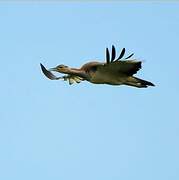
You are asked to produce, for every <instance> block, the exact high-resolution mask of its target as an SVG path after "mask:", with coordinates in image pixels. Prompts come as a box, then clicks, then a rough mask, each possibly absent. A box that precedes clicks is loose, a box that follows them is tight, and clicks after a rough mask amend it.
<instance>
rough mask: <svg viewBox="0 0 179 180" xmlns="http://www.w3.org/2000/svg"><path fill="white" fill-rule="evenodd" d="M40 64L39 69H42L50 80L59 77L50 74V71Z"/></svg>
mask: <svg viewBox="0 0 179 180" xmlns="http://www.w3.org/2000/svg"><path fill="white" fill-rule="evenodd" d="M40 66H41V69H42V72H43V73H44V75H45V76H46V77H47V78H49V79H51V80H58V79H61V78H60V77H56V76H55V75H54V74H52V73H51V72H50V71H48V70H47V69H46V68H45V67H44V66H43V64H41V63H40Z"/></svg>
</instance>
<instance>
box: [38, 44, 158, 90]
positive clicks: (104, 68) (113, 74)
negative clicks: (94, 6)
mask: <svg viewBox="0 0 179 180" xmlns="http://www.w3.org/2000/svg"><path fill="white" fill-rule="evenodd" d="M124 54H125V48H123V49H122V50H121V53H120V55H119V56H118V58H116V50H115V47H114V46H113V45H112V52H111V56H110V53H109V49H108V48H106V62H97V61H91V62H88V63H86V64H84V65H83V66H82V67H81V68H70V67H68V66H66V65H62V64H61V65H58V66H56V67H54V68H50V69H49V70H47V69H46V68H45V67H44V66H43V65H42V64H40V66H41V69H42V72H43V73H44V75H45V76H46V77H47V78H49V79H51V80H59V79H62V80H64V81H69V84H70V85H71V84H73V83H75V82H76V83H80V82H81V81H88V82H91V83H94V84H109V85H128V86H133V87H137V88H146V87H148V86H154V84H153V83H151V82H149V81H146V80H143V79H140V78H138V77H135V76H133V75H134V74H136V73H137V71H138V70H140V69H141V64H142V62H141V61H138V60H136V59H131V57H132V56H133V55H134V54H133V53H132V54H130V55H129V56H128V57H126V58H124ZM52 71H55V72H58V73H63V74H65V75H64V76H61V77H57V76H55V75H54V74H53V73H52Z"/></svg>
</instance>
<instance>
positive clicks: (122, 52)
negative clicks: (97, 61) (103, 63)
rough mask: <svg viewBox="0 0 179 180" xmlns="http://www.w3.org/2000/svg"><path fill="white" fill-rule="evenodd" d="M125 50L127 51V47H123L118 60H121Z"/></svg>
mask: <svg viewBox="0 0 179 180" xmlns="http://www.w3.org/2000/svg"><path fill="white" fill-rule="evenodd" d="M125 51H126V49H125V48H123V49H122V51H121V54H120V55H119V57H118V58H117V59H116V61H119V60H120V59H121V58H122V57H123V56H124V54H125Z"/></svg>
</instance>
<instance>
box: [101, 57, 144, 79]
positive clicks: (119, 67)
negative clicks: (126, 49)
mask: <svg viewBox="0 0 179 180" xmlns="http://www.w3.org/2000/svg"><path fill="white" fill-rule="evenodd" d="M141 63H142V62H141V61H136V60H126V61H113V62H110V63H106V64H104V65H103V66H102V65H101V66H99V67H98V70H101V71H105V72H111V73H119V74H126V75H129V76H132V75H133V74H136V73H137V71H138V70H139V69H140V68H141Z"/></svg>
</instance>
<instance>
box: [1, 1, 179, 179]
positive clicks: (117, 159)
mask: <svg viewBox="0 0 179 180" xmlns="http://www.w3.org/2000/svg"><path fill="white" fill-rule="evenodd" d="M178 9H179V4H178V3H169V2H168V3H162V2H161V3H159V2H158V3H142V2H133V3H132V2H126V3H125V2H119V3H114V2H113V3H112V2H111V3H110V2H106V3H104V2H103V3H102V2H101V3H100V2H98V3H80V2H78V3H72V2H68V3H50V2H49V3H1V4H0V23H1V27H0V51H1V53H0V59H1V71H0V74H1V77H0V79H1V94H0V99H1V110H0V112H1V113H0V146H1V147H0V179H2V180H24V179H25V180H32V179H33V180H39V179H43V180H49V179H53V180H57V179H58V180H59V179H60V180H72V179H73V180H119V179H122V180H144V179H145V180H151V179H152V180H159V179H162V180H169V179H172V180H178V179H179V154H178V152H179V142H178V139H179V131H178V129H179V118H178V116H179V112H178V102H179V98H178V97H179V95H178V92H179V83H178V82H179V57H178V42H179V36H178V32H179V11H178ZM112 44H114V45H115V46H116V48H117V49H118V50H120V49H121V48H123V47H125V48H126V50H127V53H128V54H130V53H132V52H134V53H135V58H138V59H140V60H143V61H144V63H143V68H142V69H141V71H140V72H138V74H137V76H138V77H140V78H143V79H146V80H149V81H151V82H153V83H155V84H156V87H154V88H153V87H151V88H147V89H137V88H132V87H127V86H115V87H114V86H108V85H94V84H90V83H88V82H83V83H80V84H76V85H72V86H69V85H68V84H67V83H66V82H63V81H50V80H48V79H47V78H46V77H44V76H43V74H42V73H41V71H40V66H39V63H43V64H44V65H45V66H46V67H49V68H50V67H54V66H56V65H58V64H66V65H69V66H72V67H80V66H81V65H82V64H83V63H85V62H87V61H90V60H94V59H98V60H100V61H104V56H105V48H106V47H109V48H110V47H111V45H112Z"/></svg>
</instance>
